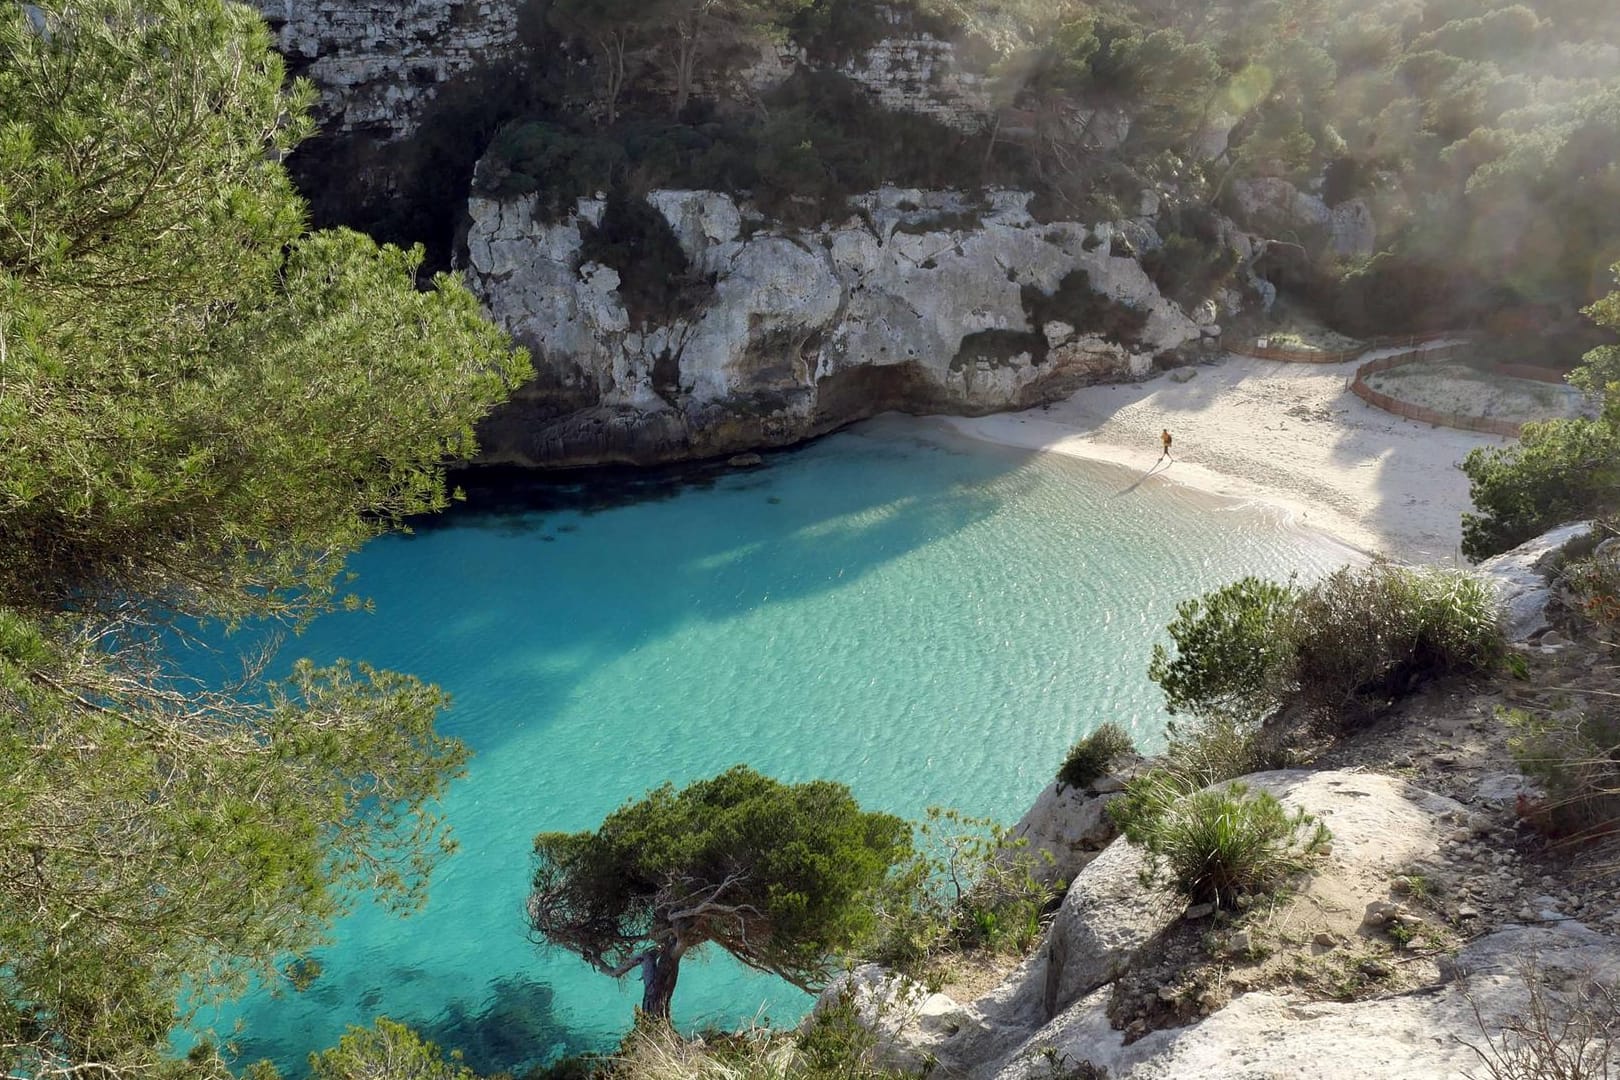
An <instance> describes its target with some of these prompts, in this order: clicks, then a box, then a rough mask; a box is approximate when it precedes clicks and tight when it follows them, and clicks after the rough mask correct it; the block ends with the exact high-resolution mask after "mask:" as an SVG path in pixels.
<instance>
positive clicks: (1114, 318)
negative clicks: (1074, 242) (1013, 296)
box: [1021, 270, 1148, 345]
mask: <svg viewBox="0 0 1620 1080" xmlns="http://www.w3.org/2000/svg"><path fill="white" fill-rule="evenodd" d="M1021 296H1022V300H1023V304H1024V314H1025V316H1026V317H1027V318H1028V319H1029V323H1030V325H1031V326H1036V327H1040V326H1045V325H1046V324H1047V323H1049V322H1052V321H1054V320H1055V321H1058V322H1066V323H1068V324H1069V325H1070V326H1072V327H1074V328H1075V329H1077V330H1079V331H1080V332H1081V333H1082V334H1098V335H1101V336H1102V338H1103V339H1104V340H1106V341H1113V342H1117V343H1119V344H1121V345H1133V344H1135V343H1137V342H1139V341H1141V340H1142V331H1143V330H1144V329H1146V328H1147V321H1148V313H1147V312H1146V311H1145V310H1144V309H1142V308H1138V307H1135V306H1133V305H1131V304H1127V303H1124V302H1123V301H1120V300H1115V299H1114V298H1113V297H1111V296H1108V295H1107V294H1105V293H1100V292H1098V291H1097V290H1095V289H1093V288H1092V287H1091V275H1090V274H1089V273H1087V272H1086V271H1085V270H1072V271H1070V272H1069V273H1067V274H1065V275H1063V280H1062V281H1060V282H1058V287H1057V289H1056V291H1054V292H1053V293H1051V294H1050V295H1048V294H1046V293H1044V292H1042V291H1041V290H1040V289H1039V288H1037V287H1036V286H1034V285H1025V286H1024V287H1023V290H1022V293H1021Z"/></svg>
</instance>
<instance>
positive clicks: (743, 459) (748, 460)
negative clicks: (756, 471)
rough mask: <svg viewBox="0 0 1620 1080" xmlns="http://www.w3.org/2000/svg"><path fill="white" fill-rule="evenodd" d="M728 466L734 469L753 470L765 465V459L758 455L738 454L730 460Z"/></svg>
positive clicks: (727, 462) (727, 461)
mask: <svg viewBox="0 0 1620 1080" xmlns="http://www.w3.org/2000/svg"><path fill="white" fill-rule="evenodd" d="M726 464H727V465H730V466H731V467H732V468H733V469H752V468H755V467H756V466H759V465H763V464H765V459H764V458H762V457H760V456H759V455H758V454H736V455H734V456H733V457H730V458H728V459H727V460H726Z"/></svg>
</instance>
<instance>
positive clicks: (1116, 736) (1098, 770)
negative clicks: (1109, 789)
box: [1057, 720, 1136, 788]
mask: <svg viewBox="0 0 1620 1080" xmlns="http://www.w3.org/2000/svg"><path fill="white" fill-rule="evenodd" d="M1134 753H1136V744H1135V743H1134V742H1132V741H1131V736H1130V733H1129V732H1127V731H1126V730H1125V729H1124V728H1122V727H1120V726H1119V725H1118V724H1116V723H1114V722H1113V721H1112V720H1110V721H1108V722H1106V723H1104V724H1103V725H1102V726H1101V727H1099V728H1098V729H1097V730H1096V731H1093V732H1092V733H1091V734H1089V735H1087V736H1085V737H1084V738H1082V739H1081V740H1080V741H1079V742H1077V743H1075V744H1074V745H1073V746H1072V747H1070V748H1069V756H1068V757H1067V758H1065V759H1064V761H1063V767H1062V768H1060V769H1059V770H1058V774H1057V780H1058V783H1060V784H1067V785H1068V786H1070V787H1077V788H1083V787H1085V786H1086V785H1088V784H1090V783H1091V782H1092V781H1093V780H1096V779H1097V778H1098V777H1101V776H1106V775H1107V774H1108V770H1109V769H1111V768H1113V767H1114V762H1115V760H1116V759H1118V758H1120V757H1123V756H1124V755H1126V754H1134Z"/></svg>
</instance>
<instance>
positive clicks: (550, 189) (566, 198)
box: [475, 71, 1007, 222]
mask: <svg viewBox="0 0 1620 1080" xmlns="http://www.w3.org/2000/svg"><path fill="white" fill-rule="evenodd" d="M766 105H767V106H768V111H766V112H765V113H764V114H763V115H762V116H761V115H752V114H750V115H743V116H729V117H725V118H716V119H714V120H710V121H706V122H703V123H700V124H696V125H689V124H680V123H672V122H670V121H667V120H649V119H640V118H626V119H625V120H624V121H622V122H621V123H618V124H617V125H615V126H612V127H604V128H581V127H577V126H574V125H570V124H567V123H564V122H562V121H557V120H552V121H528V122H523V123H516V124H511V125H508V126H507V127H505V128H503V129H502V131H501V132H500V134H499V135H498V136H497V137H496V139H495V141H494V143H493V144H492V145H491V147H490V152H489V154H488V155H487V156H486V157H485V159H484V161H483V162H482V163H481V165H480V169H479V173H478V176H477V177H476V178H475V185H476V186H477V187H478V188H479V189H480V190H483V191H486V192H489V193H491V194H496V195H517V194H522V195H530V194H532V195H536V196H537V197H538V203H539V209H540V212H541V213H542V215H543V216H545V217H548V218H549V217H555V216H557V215H559V214H562V213H565V212H567V211H570V210H572V209H573V207H574V205H575V202H576V200H578V199H579V198H580V197H582V196H590V195H594V194H596V193H598V192H609V191H613V190H615V189H619V188H622V189H625V190H626V191H627V192H630V193H632V194H638V193H640V192H644V191H647V190H650V189H652V188H656V187H676V188H713V189H719V190H722V191H746V192H749V193H750V194H751V196H752V201H753V202H754V203H755V204H756V205H757V206H759V207H760V208H761V209H762V210H765V211H766V212H768V213H771V214H772V215H774V216H776V217H777V218H779V219H781V220H786V221H797V222H810V221H820V220H823V219H824V218H825V217H827V216H837V215H841V214H843V213H845V212H847V199H848V197H849V196H850V195H852V194H855V193H857V192H863V191H868V190H871V189H872V188H875V187H878V186H880V185H881V184H883V183H896V184H902V185H907V186H912V187H956V186H960V185H961V184H962V183H963V182H964V178H968V177H971V178H972V179H973V180H981V179H989V180H994V179H997V178H1001V177H1004V176H1006V175H1007V174H1006V172H1005V170H998V168H997V166H996V165H995V164H994V163H991V165H990V168H989V171H988V172H987V171H986V161H985V153H984V142H985V140H984V139H983V138H982V137H974V136H967V135H963V134H962V133H960V132H957V131H954V130H952V129H950V128H947V127H945V126H944V125H943V124H941V123H939V122H938V121H936V120H933V119H931V118H929V117H924V116H918V115H915V114H910V113H895V112H890V111H888V110H886V109H883V108H882V107H880V106H879V105H877V104H876V102H875V101H874V100H873V98H872V96H871V95H870V94H868V93H867V92H866V91H865V90H863V89H862V88H860V87H859V86H857V85H856V84H854V83H852V82H850V81H849V80H848V79H846V78H844V77H843V76H841V75H838V74H835V73H831V72H813V71H804V72H800V73H798V74H796V75H795V76H793V77H792V78H791V79H789V80H788V81H787V82H785V83H783V84H782V85H781V86H779V87H777V88H776V89H774V90H772V91H771V92H770V93H769V94H768V95H766Z"/></svg>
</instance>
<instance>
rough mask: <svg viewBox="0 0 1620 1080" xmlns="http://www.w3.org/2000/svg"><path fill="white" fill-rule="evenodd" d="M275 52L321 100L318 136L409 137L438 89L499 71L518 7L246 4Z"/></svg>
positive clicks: (354, 0)
mask: <svg viewBox="0 0 1620 1080" xmlns="http://www.w3.org/2000/svg"><path fill="white" fill-rule="evenodd" d="M250 2H251V3H253V4H255V5H256V6H257V7H258V8H259V10H260V11H261V12H262V13H263V15H264V17H265V21H266V22H268V23H269V24H270V27H271V29H272V30H274V31H275V32H276V47H277V49H278V50H279V51H280V52H281V53H282V54H283V55H285V56H287V57H288V58H289V59H290V60H291V61H292V63H293V67H294V70H296V71H298V72H299V74H301V75H305V76H308V77H309V78H310V79H311V80H312V81H313V82H314V83H315V85H316V87H317V88H318V89H319V91H320V99H319V101H318V102H317V104H316V108H315V115H316V119H317V120H318V121H319V122H320V127H321V130H322V133H323V134H340V135H341V134H349V133H358V132H363V133H365V134H367V135H368V136H371V137H378V136H380V137H381V138H382V139H383V140H384V141H391V140H395V139H401V138H404V137H406V136H409V135H411V134H413V133H414V132H415V131H416V129H417V125H418V124H419V122H420V121H421V119H422V116H423V114H424V113H425V112H426V110H427V108H428V107H429V106H430V105H431V104H432V102H433V101H434V100H435V99H436V98H437V97H438V95H439V92H440V90H441V89H442V88H443V87H444V86H446V85H447V84H449V83H451V82H452V81H454V80H455V79H456V78H457V77H459V76H461V75H465V74H468V73H470V72H473V71H474V70H476V69H479V68H483V67H485V66H486V65H487V66H494V65H498V64H499V63H500V62H501V61H503V60H504V59H505V58H506V57H508V56H509V55H510V54H511V52H512V50H513V49H514V48H515V47H516V46H517V42H518V36H517V34H518V14H519V10H520V9H521V8H522V6H523V4H522V3H521V0H413V2H411V3H405V4H402V3H385V2H383V0H322V2H319V3H316V2H311V0H250Z"/></svg>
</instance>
